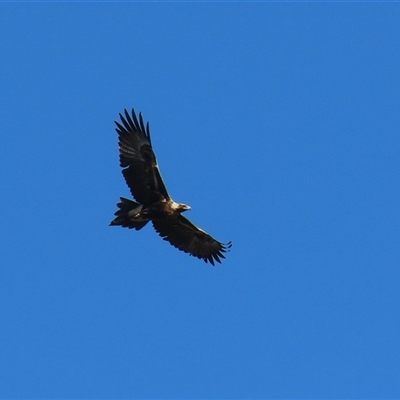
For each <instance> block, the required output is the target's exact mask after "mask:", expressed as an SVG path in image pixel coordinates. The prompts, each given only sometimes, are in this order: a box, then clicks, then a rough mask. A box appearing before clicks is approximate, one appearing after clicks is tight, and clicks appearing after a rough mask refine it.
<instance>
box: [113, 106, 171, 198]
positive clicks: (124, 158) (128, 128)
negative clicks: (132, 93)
mask: <svg viewBox="0 0 400 400" xmlns="http://www.w3.org/2000/svg"><path fill="white" fill-rule="evenodd" d="M124 114H125V115H122V114H119V116H120V118H121V123H122V124H121V123H119V122H117V121H115V124H116V126H117V127H116V131H117V133H118V137H119V142H118V144H119V158H120V165H121V167H122V168H124V169H123V170H122V174H123V175H124V178H125V181H126V183H127V185H128V187H129V189H130V191H131V193H132V196H133V197H134V198H135V199H136V200H137V201H138V202H139V203H141V204H150V203H153V202H156V201H160V200H163V199H169V195H168V192H167V189H166V187H165V184H164V182H163V179H162V178H161V174H160V170H159V168H158V164H157V160H156V156H155V154H154V152H153V149H152V147H151V141H150V127H149V123H147V126H145V124H144V121H143V116H142V113H140V114H139V121H138V119H137V117H136V113H135V111H134V109H132V115H130V114H129V112H128V111H127V110H125V112H124Z"/></svg>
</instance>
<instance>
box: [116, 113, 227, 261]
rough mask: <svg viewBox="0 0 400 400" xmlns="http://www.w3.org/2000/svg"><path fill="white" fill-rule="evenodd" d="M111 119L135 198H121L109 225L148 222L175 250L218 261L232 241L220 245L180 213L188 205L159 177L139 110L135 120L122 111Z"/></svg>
mask: <svg viewBox="0 0 400 400" xmlns="http://www.w3.org/2000/svg"><path fill="white" fill-rule="evenodd" d="M119 116H120V118H121V123H122V124H120V123H119V122H117V121H115V124H116V125H117V127H116V129H115V130H116V131H117V133H118V138H119V142H118V144H119V160H120V165H121V167H122V168H123V170H122V174H123V175H124V178H125V181H126V183H127V185H128V187H129V189H130V191H131V193H132V196H133V197H134V198H135V200H136V202H135V201H132V200H129V199H126V198H124V197H121V198H120V199H121V202H120V203H118V204H117V206H118V210H117V212H116V213H115V216H116V217H115V218H114V219H113V220H112V221H111V223H110V225H120V226H122V227H124V228H130V229H136V230H137V231H138V230H140V229H142V228H143V227H144V226H145V225H146V224H147V223H148V222H149V221H151V223H152V224H153V227H154V229H155V230H156V232H157V233H158V234H159V235H160V236H161V237H162V238H163V239H164V240H167V241H168V242H170V243H171V244H172V245H173V246H175V247H176V248H177V249H179V250H181V251H184V252H185V253H189V254H190V255H192V256H194V257H197V258H199V259H203V260H204V261H205V262H206V263H207V262H210V263H211V264H212V265H214V262H215V261H217V262H219V263H220V262H221V258H225V256H224V254H223V253H225V252H227V251H228V250H229V249H230V247H231V246H232V243H231V242H229V243H227V244H223V243H220V242H218V241H217V240H215V239H214V238H212V237H211V236H210V235H209V234H207V233H206V232H204V231H203V230H202V229H200V228H198V227H197V226H195V225H194V224H192V223H191V222H190V221H189V220H188V219H187V218H185V217H184V216H183V215H182V213H183V212H184V211H187V210H190V206H188V205H186V204H181V203H175V201H173V200H172V199H171V197H170V195H169V194H168V192H167V189H166V187H165V185H164V182H163V180H162V178H161V174H160V170H159V169H158V164H157V160H156V156H155V154H154V152H153V148H152V146H151V140H150V128H149V123H147V125H146V126H145V124H144V122H143V117H142V113H139V120H138V118H137V117H136V114H135V111H134V110H133V109H132V115H130V114H129V113H128V111H127V110H125V117H124V116H123V115H121V114H119Z"/></svg>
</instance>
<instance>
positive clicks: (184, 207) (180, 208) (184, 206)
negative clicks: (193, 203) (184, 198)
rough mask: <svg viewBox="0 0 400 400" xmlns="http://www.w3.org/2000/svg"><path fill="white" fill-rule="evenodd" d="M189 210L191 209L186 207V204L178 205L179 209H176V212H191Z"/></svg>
mask: <svg viewBox="0 0 400 400" xmlns="http://www.w3.org/2000/svg"><path fill="white" fill-rule="evenodd" d="M191 209H192V207H190V206H188V205H187V204H183V203H180V204H179V207H178V211H179V212H181V213H182V212H184V211H187V210H191Z"/></svg>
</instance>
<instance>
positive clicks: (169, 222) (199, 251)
mask: <svg viewBox="0 0 400 400" xmlns="http://www.w3.org/2000/svg"><path fill="white" fill-rule="evenodd" d="M152 223H153V226H154V229H155V230H156V231H157V232H158V234H159V235H160V236H161V237H162V238H163V239H164V240H167V241H168V242H170V243H171V244H172V245H173V246H174V247H176V248H177V249H179V250H181V251H184V252H185V253H189V254H191V255H192V256H194V257H197V258H200V259H203V260H204V261H205V262H210V263H211V264H212V265H214V261H217V262H219V263H220V262H221V260H220V258H225V256H224V255H223V253H225V252H227V251H229V249H230V247H231V246H232V243H231V242H229V243H228V244H226V245H225V244H223V243H220V242H218V241H217V240H215V239H214V238H213V237H211V236H210V235H209V234H208V233H206V232H204V231H203V230H202V229H200V228H198V227H197V226H195V225H194V224H192V223H191V222H190V221H189V220H188V219H187V218H185V217H184V216H183V215H181V214H177V215H173V216H171V217H168V218H164V219H154V220H152Z"/></svg>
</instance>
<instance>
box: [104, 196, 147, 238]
mask: <svg viewBox="0 0 400 400" xmlns="http://www.w3.org/2000/svg"><path fill="white" fill-rule="evenodd" d="M120 199H121V202H120V203H117V207H118V208H119V209H118V210H117V211H116V213H115V214H114V215H115V216H116V218H114V219H113V220H112V221H111V222H110V225H111V226H114V225H120V226H122V227H123V228H129V229H136V230H137V231H138V230H140V229H142V228H143V227H144V226H145V225H146V224H147V223H148V222H149V219H148V218H146V217H143V216H142V215H141V210H142V205H141V204H139V203H136V202H135V201H132V200H129V199H125V198H124V197H120Z"/></svg>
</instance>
